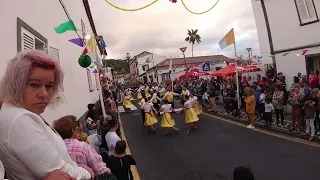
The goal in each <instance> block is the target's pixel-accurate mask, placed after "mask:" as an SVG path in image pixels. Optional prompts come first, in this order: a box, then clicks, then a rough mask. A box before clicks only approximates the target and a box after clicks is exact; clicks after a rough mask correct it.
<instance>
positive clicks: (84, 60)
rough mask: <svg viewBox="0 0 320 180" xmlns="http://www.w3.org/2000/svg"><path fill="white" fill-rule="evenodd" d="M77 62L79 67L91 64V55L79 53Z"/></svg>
mask: <svg viewBox="0 0 320 180" xmlns="http://www.w3.org/2000/svg"><path fill="white" fill-rule="evenodd" d="M78 63H79V65H80V66H81V67H83V68H87V67H89V66H90V65H91V57H90V56H89V55H86V54H85V55H81V56H80V57H79V59H78Z"/></svg>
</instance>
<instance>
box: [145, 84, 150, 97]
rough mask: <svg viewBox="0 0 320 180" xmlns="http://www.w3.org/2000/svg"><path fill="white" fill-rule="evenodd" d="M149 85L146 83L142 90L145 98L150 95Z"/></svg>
mask: <svg viewBox="0 0 320 180" xmlns="http://www.w3.org/2000/svg"><path fill="white" fill-rule="evenodd" d="M149 90H150V89H149V86H148V85H146V88H145V90H144V93H145V95H146V98H150V97H151V95H150V93H149Z"/></svg>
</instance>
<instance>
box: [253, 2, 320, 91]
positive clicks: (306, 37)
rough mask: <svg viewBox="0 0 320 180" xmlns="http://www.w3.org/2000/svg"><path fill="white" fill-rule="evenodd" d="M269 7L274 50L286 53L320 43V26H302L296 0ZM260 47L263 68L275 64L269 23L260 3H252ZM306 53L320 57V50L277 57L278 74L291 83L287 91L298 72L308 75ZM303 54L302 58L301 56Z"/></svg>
mask: <svg viewBox="0 0 320 180" xmlns="http://www.w3.org/2000/svg"><path fill="white" fill-rule="evenodd" d="M264 2H265V5H266V9H267V13H268V19H269V23H270V28H271V33H272V40H273V46H274V50H275V51H277V50H282V49H288V48H294V47H299V46H305V45H308V44H313V43H318V42H320V33H319V30H320V23H319V22H317V23H313V24H309V25H305V26H300V21H299V15H298V12H297V9H296V6H295V2H294V0H281V1H280V0H265V1H264ZM314 3H315V7H316V10H317V13H318V16H319V15H320V14H319V12H320V0H314ZM252 6H253V10H254V16H255V21H256V25H257V32H258V38H259V45H260V51H261V56H263V57H264V58H263V59H262V63H263V64H271V63H272V59H271V58H269V55H270V46H269V41H268V36H267V30H266V25H265V20H264V16H263V12H262V8H261V3H260V1H255V0H252ZM302 50H309V51H308V53H307V55H311V54H318V53H320V48H319V47H316V48H305V49H301V50H298V51H291V52H289V54H288V55H287V56H283V54H284V53H280V54H277V55H276V56H275V58H276V63H277V71H278V72H283V73H284V75H285V76H286V79H287V89H288V88H289V86H291V84H292V83H293V76H296V75H297V73H298V72H301V73H302V74H306V73H307V72H306V63H305V56H301V53H302ZM297 54H300V56H297Z"/></svg>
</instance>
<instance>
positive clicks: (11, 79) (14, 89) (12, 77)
mask: <svg viewBox="0 0 320 180" xmlns="http://www.w3.org/2000/svg"><path fill="white" fill-rule="evenodd" d="M35 66H37V67H41V68H45V69H52V70H53V71H54V79H55V80H54V85H53V99H55V98H56V97H57V96H58V95H59V94H60V92H61V85H62V83H63V72H62V69H61V67H60V65H59V64H57V63H56V62H55V61H54V60H53V59H52V58H51V57H49V56H48V55H47V54H46V53H45V52H43V51H40V50H27V51H22V52H19V53H18V54H17V55H16V56H15V57H14V58H13V59H11V60H10V61H9V62H8V64H7V68H6V72H5V74H4V76H3V77H2V79H1V81H0V99H1V100H3V101H6V102H9V103H11V104H13V105H16V106H19V107H23V105H24V102H23V101H24V98H23V94H24V89H25V86H26V85H27V82H28V79H29V75H30V72H31V70H32V67H35Z"/></svg>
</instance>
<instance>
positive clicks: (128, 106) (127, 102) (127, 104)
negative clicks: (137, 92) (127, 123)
mask: <svg viewBox="0 0 320 180" xmlns="http://www.w3.org/2000/svg"><path fill="white" fill-rule="evenodd" d="M128 99H129V100H128ZM130 99H131V97H127V98H125V99H124V101H123V106H124V108H125V109H132V108H133V104H132V103H131V101H130Z"/></svg>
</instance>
